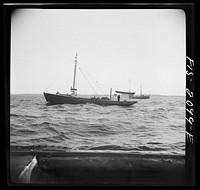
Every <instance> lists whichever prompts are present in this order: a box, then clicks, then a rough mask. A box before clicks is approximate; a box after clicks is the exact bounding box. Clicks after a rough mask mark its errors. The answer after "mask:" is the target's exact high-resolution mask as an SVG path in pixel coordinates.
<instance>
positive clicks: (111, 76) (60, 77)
mask: <svg viewBox="0 0 200 190" xmlns="http://www.w3.org/2000/svg"><path fill="white" fill-rule="evenodd" d="M76 52H77V53H78V64H79V67H80V69H81V70H80V69H79V67H78V69H77V88H78V93H79V94H94V91H93V89H92V88H91V87H90V85H92V86H93V88H94V89H95V91H96V92H97V93H98V94H102V93H106V94H109V90H110V88H113V90H122V91H129V89H131V91H134V92H136V94H138V93H139V91H140V85H141V86H142V91H143V93H147V94H148V93H149V92H150V93H151V94H160V95H183V96H184V95H185V87H186V84H185V81H186V76H185V67H186V32H185V14H184V12H183V11H182V10H178V9H160V10H159V9H129V10H128V9H124V10H123V9H120V10H117V9H110V10H109V9H106V10H102V9H101V10H100V9H99V10H98V9H94V10H89V9H79V10H78V9H77V10H75V9H74V10H73V9H71V10H69V9H68V10H67V9H18V11H15V12H14V14H13V15H12V20H11V80H10V81H11V93H14V94H15V93H17V94H19V93H33V94H35V93H37V94H41V93H43V91H46V92H54V93H55V92H56V91H59V92H61V93H69V92H70V87H71V86H72V81H73V72H74V59H75V55H76ZM81 71H82V72H84V74H85V75H83V74H82V72H81ZM85 77H86V78H87V80H88V81H89V82H90V84H89V83H88V82H87V80H86V79H85Z"/></svg>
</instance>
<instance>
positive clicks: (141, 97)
mask: <svg viewBox="0 0 200 190" xmlns="http://www.w3.org/2000/svg"><path fill="white" fill-rule="evenodd" d="M149 98H150V95H146V94H142V88H141V86H140V95H134V96H133V97H132V98H131V99H149Z"/></svg>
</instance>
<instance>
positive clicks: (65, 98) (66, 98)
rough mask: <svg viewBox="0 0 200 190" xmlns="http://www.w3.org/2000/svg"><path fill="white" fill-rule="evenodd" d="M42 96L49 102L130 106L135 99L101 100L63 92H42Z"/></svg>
mask: <svg viewBox="0 0 200 190" xmlns="http://www.w3.org/2000/svg"><path fill="white" fill-rule="evenodd" d="M44 97H45V99H46V101H47V102H48V103H49V104H85V103H93V104H98V105H103V106H107V105H109V106H111V105H113V106H114V105H117V106H131V105H133V104H135V103H137V101H111V100H102V99H90V98H81V97H73V96H70V95H64V94H50V93H46V92H44Z"/></svg>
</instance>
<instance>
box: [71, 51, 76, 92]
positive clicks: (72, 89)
mask: <svg viewBox="0 0 200 190" xmlns="http://www.w3.org/2000/svg"><path fill="white" fill-rule="evenodd" d="M74 62H75V66H74V78H73V87H71V92H72V95H76V93H75V91H77V89H76V88H75V82H76V66H77V53H76V57H75V61H74Z"/></svg>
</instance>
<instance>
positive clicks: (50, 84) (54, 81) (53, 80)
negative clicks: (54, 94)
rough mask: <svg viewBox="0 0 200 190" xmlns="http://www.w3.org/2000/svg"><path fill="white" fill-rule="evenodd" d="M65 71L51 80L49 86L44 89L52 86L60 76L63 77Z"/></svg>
mask: <svg viewBox="0 0 200 190" xmlns="http://www.w3.org/2000/svg"><path fill="white" fill-rule="evenodd" d="M63 73H64V71H62V73H60V74H58V75H57V76H56V77H55V78H54V80H53V81H52V82H51V84H50V85H49V86H48V87H47V88H45V89H44V91H46V90H47V89H48V88H50V86H52V85H53V83H55V81H56V79H58V78H59V77H61V76H62V74H63Z"/></svg>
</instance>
